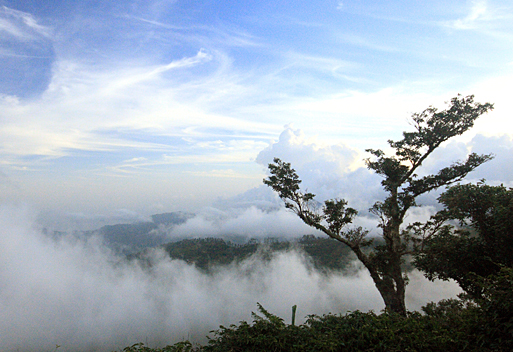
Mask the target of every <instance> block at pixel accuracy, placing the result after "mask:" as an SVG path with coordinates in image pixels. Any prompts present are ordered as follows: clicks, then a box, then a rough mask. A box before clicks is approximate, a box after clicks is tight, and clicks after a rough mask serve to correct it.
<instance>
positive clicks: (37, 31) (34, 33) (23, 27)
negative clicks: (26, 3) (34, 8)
mask: <svg viewBox="0 0 513 352" xmlns="http://www.w3.org/2000/svg"><path fill="white" fill-rule="evenodd" d="M0 31H1V32H4V33H7V34H8V35H10V36H12V37H14V38H16V39H17V40H21V41H33V40H37V39H38V37H40V36H43V37H49V36H50V35H51V29H50V28H49V27H46V26H43V25H40V24H39V23H38V21H37V20H36V19H35V18H34V17H33V16H32V15H31V14H29V13H26V12H23V11H18V10H15V9H12V8H9V7H6V6H2V7H1V8H0Z"/></svg>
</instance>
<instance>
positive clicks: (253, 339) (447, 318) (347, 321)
mask: <svg viewBox="0 0 513 352" xmlns="http://www.w3.org/2000/svg"><path fill="white" fill-rule="evenodd" d="M259 312H260V314H261V315H259V314H255V313H253V322H252V323H248V322H245V321H241V322H240V323H239V324H238V325H235V324H232V325H230V326H229V327H225V326H220V328H219V329H218V330H216V331H213V337H211V338H209V342H208V344H207V345H205V346H194V345H193V344H191V343H190V342H189V341H183V342H179V343H177V344H174V345H170V346H166V347H164V348H156V349H151V348H148V347H146V346H144V345H143V344H136V345H133V346H131V347H127V348H125V349H124V350H123V351H124V352H181V351H183V352H185V351H187V352H194V351H205V352H221V351H222V352H226V351H232V352H238V351H240V352H243V351H244V352H246V351H248V352H251V351H277V352H278V351H312V352H313V351H369V352H370V351H392V352H394V351H397V352H398V351H506V350H509V349H508V346H510V345H509V344H510V343H511V342H509V341H507V340H506V341H505V340H502V341H501V340H497V339H494V338H493V336H490V335H489V334H487V333H486V331H485V330H486V329H485V330H483V323H485V322H486V319H487V318H485V319H483V314H482V313H483V311H482V310H481V309H480V308H479V307H477V306H476V305H475V304H471V303H468V302H467V303H466V302H465V301H463V300H444V301H441V302H439V303H438V304H435V303H430V304H428V305H427V306H425V307H424V308H423V314H422V313H419V312H410V313H408V314H407V316H406V317H403V316H400V315H398V314H389V313H381V314H376V313H374V312H367V313H363V312H359V311H355V312H350V313H348V314H345V315H334V314H327V315H322V316H316V315H312V316H309V317H308V319H307V321H306V322H305V323H304V324H301V325H297V326H296V325H288V324H285V323H284V321H283V319H282V318H280V317H277V316H276V315H274V314H271V313H269V312H268V311H267V310H265V309H264V308H263V307H262V306H261V305H259ZM501 332H502V331H501ZM503 336H504V335H503Z"/></svg>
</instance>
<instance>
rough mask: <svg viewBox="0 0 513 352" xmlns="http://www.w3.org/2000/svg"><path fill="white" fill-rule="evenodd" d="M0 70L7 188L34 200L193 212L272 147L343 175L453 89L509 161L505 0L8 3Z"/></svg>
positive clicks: (240, 188)
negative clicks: (473, 107)
mask: <svg viewBox="0 0 513 352" xmlns="http://www.w3.org/2000/svg"><path fill="white" fill-rule="evenodd" d="M0 65H1V70H0V188H1V191H2V195H1V196H0V197H1V200H2V201H3V202H20V201H21V202H26V203H28V204H30V205H31V206H34V207H35V208H37V209H58V210H61V211H69V212H82V213H104V212H108V211H113V210H116V209H125V210H130V211H134V212H137V213H142V214H152V213H158V212H164V211H174V210H181V209H185V210H186V209H194V208H197V207H200V206H202V205H208V204H210V203H212V202H213V201H215V200H216V199H218V198H219V197H224V198H227V197H232V196H235V195H237V194H241V193H243V192H245V191H247V190H249V189H251V188H253V187H257V186H259V185H261V180H262V178H263V177H264V174H265V167H264V166H263V165H265V162H266V160H267V159H265V160H264V159H263V158H262V157H261V158H260V159H259V158H257V157H258V156H259V155H263V154H262V153H264V154H266V153H267V154H269V151H273V150H276V151H277V152H278V151H279V150H282V151H283V149H280V145H281V144H280V143H282V144H283V143H288V144H287V148H288V149H287V153H288V154H287V155H289V156H290V159H291V160H294V158H295V157H296V159H297V158H299V160H300V159H301V158H300V157H301V155H303V154H302V153H304V151H305V149H304V148H309V150H310V151H311V152H312V153H313V154H312V155H314V154H315V153H317V152H318V153H321V154H322V155H323V156H322V157H319V158H318V162H317V166H318V167H320V168H322V167H326V165H327V163H328V162H331V163H333V160H334V159H335V158H338V157H341V159H340V160H343V162H344V163H345V164H344V165H342V166H340V167H338V166H337V167H335V168H328V169H330V170H333V172H334V173H335V175H337V172H338V173H339V174H338V175H337V176H340V177H341V178H343V174H344V173H347V172H351V171H354V170H356V169H357V168H358V167H359V166H361V160H362V158H364V157H365V153H364V152H363V150H364V149H365V148H380V147H381V148H382V147H385V143H386V140H388V139H390V138H392V139H394V138H395V139H397V138H400V135H401V132H402V131H403V130H407V129H408V127H409V125H408V117H409V116H410V115H411V113H413V112H417V111H421V110H423V109H424V108H426V107H428V106H429V105H435V106H439V107H443V103H444V101H447V100H449V99H450V98H451V97H453V96H455V95H456V94H458V93H462V94H475V95H476V100H478V101H482V102H484V101H490V102H493V103H495V106H496V109H495V111H494V112H493V113H491V114H489V115H487V116H486V117H483V118H482V119H481V120H480V121H479V122H478V123H477V124H476V127H475V128H474V130H472V132H469V134H467V135H465V136H464V138H462V139H460V142H461V143H466V144H465V146H466V147H465V148H467V150H470V149H471V146H472V145H476V143H477V142H476V141H478V142H479V143H480V144H479V148H481V149H483V146H486V145H487V144H489V145H490V146H492V145H493V147H494V148H496V149H497V148H499V149H500V148H503V149H504V150H505V152H504V153H503V154H504V155H505V156H504V158H503V159H504V160H503V159H501V158H498V159H500V160H499V161H497V162H496V164H495V165H494V166H493V168H494V169H495V170H498V169H500V168H501V166H502V165H500V164H498V163H499V162H507V163H508V165H511V164H512V163H510V161H511V160H510V159H508V157H507V155H508V153H509V151H511V149H509V148H512V147H511V145H512V144H513V143H512V134H513V123H512V122H511V120H512V119H511V111H513V103H512V102H511V98H510V92H511V91H513V89H512V87H511V85H512V83H511V82H512V81H513V5H512V4H511V2H510V1H452V2H447V1H423V2H417V1H387V2H377V1H314V2H312V1H294V2H285V1H246V2H239V1H201V2H184V1H164V0H161V1H52V2H46V1H28V0H21V1H20V0H18V1H0ZM280 135H281V136H282V138H280ZM476 136H477V137H476ZM277 141H279V142H277ZM497 141H502V142H501V143H502V144H497V143H498V142H497ZM273 143H275V144H273ZM472 143H474V144H472ZM273 146H274V147H273ZM273 148H274V149H273ZM337 148H338V149H337ZM465 148H463V149H465ZM476 148H477V147H476ZM479 148H478V149H479ZM484 150H486V148H484ZM500 150H502V149H500ZM490 152H495V150H491V151H490ZM267 154H266V155H267ZM499 154H500V153H499ZM319 155H320V154H319ZM450 155H452V154H450ZM455 155H456V154H455ZM501 155H502V154H501ZM278 156H280V155H278ZM346 156H347V158H346ZM313 159H316V157H314V156H312V160H313ZM319 160H324V161H326V163H324V164H323V163H322V162H320V161H319ZM259 162H260V163H259ZM337 165H338V164H337ZM503 174H504V173H503ZM312 175H313V174H312ZM312 177H314V176H312ZM495 181H501V182H504V183H506V184H509V183H508V182H513V179H503V180H495ZM512 185H513V183H512ZM334 196H344V195H343V194H340V195H339V194H334Z"/></svg>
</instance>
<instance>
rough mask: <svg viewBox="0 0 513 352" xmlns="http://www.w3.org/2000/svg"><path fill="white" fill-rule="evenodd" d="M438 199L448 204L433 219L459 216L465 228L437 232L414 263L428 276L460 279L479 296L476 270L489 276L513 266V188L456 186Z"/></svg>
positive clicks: (467, 288) (464, 286)
mask: <svg viewBox="0 0 513 352" xmlns="http://www.w3.org/2000/svg"><path fill="white" fill-rule="evenodd" d="M439 201H440V203H442V204H443V205H444V209H443V210H442V211H440V212H439V213H438V214H437V215H436V216H435V217H434V218H436V219H437V221H444V220H457V221H459V225H460V227H459V228H455V227H454V226H443V227H440V228H438V229H436V231H433V235H432V236H430V237H429V238H428V239H427V240H426V241H425V243H424V246H423V248H422V249H421V250H419V251H418V253H417V254H416V258H415V260H414V263H415V266H416V267H417V268H419V269H420V270H423V271H424V272H425V273H426V276H427V277H428V278H429V279H435V278H437V279H443V280H447V279H453V280H456V281H457V282H458V283H459V284H460V286H461V287H462V288H463V289H464V290H465V291H466V292H467V293H469V294H471V295H473V296H479V295H480V294H481V291H482V287H481V285H480V284H478V281H476V275H477V276H481V277H484V278H486V277H488V276H490V275H492V274H497V273H498V272H499V271H500V270H501V268H502V267H503V266H505V267H509V268H511V267H513V255H512V253H513V189H507V188H505V187H503V186H488V185H485V184H483V183H479V184H477V185H472V184H465V185H456V186H453V187H451V188H449V189H448V190H447V191H446V192H444V193H443V194H442V195H441V196H440V198H439ZM433 224H434V222H431V223H430V224H428V225H429V226H431V227H432V226H433Z"/></svg>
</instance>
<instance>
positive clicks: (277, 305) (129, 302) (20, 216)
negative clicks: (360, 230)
mask: <svg viewBox="0 0 513 352" xmlns="http://www.w3.org/2000/svg"><path fill="white" fill-rule="evenodd" d="M29 213H30V212H29V211H27V210H23V209H20V208H13V207H6V206H2V207H0V317H1V318H0V336H1V340H2V341H1V342H2V345H1V349H2V350H7V351H18V350H19V351H51V350H54V349H55V346H56V345H61V347H60V348H59V351H82V350H83V351H89V350H90V351H112V350H119V349H121V348H123V347H125V346H128V345H131V344H133V343H136V342H139V341H142V342H145V343H146V344H148V345H150V346H156V345H164V344H171V343H174V342H177V341H178V340H181V339H190V340H192V341H196V342H205V340H206V338H205V336H206V335H208V333H209V331H210V330H212V329H216V328H218V326H219V325H220V324H231V323H237V322H239V321H240V320H250V319H251V311H256V302H260V303H261V304H262V305H263V306H264V307H265V308H266V309H268V310H269V311H270V312H272V313H275V314H277V315H279V316H281V317H283V318H284V319H285V321H286V322H290V315H291V307H292V305H294V304H296V305H297V306H298V318H299V319H298V320H299V322H302V321H304V317H305V316H306V315H309V314H324V313H328V312H333V313H339V312H340V313H344V312H346V311H349V310H356V309H359V310H364V311H366V310H370V309H372V310H375V311H379V310H381V309H382V308H383V303H382V300H381V298H380V296H379V294H378V292H377V290H376V289H375V288H374V285H373V283H372V280H371V279H370V277H369V276H368V275H367V273H366V272H365V271H364V270H361V269H360V268H358V267H357V266H355V271H354V274H353V275H346V276H344V275H343V274H341V273H337V274H332V275H328V276H326V275H323V274H321V273H319V272H317V271H315V270H313V269H312V266H311V265H310V263H309V262H308V260H307V258H306V257H305V256H304V255H302V254H301V253H298V252H295V251H291V252H286V253H279V254H276V255H275V256H274V257H273V258H272V259H271V260H270V261H262V260H259V256H258V254H257V255H254V256H252V257H251V258H249V259H247V260H245V261H243V262H242V263H240V264H238V265H232V266H228V267H220V268H217V269H216V270H214V272H213V273H211V274H206V273H204V272H202V271H200V270H198V269H196V268H195V267H194V266H193V265H190V264H187V263H185V262H183V261H179V260H171V259H169V258H168V257H167V256H166V255H165V253H163V252H160V251H154V252H153V253H152V255H153V259H152V263H153V265H152V266H151V267H150V268H149V269H148V268H146V269H145V268H143V267H142V266H141V265H139V264H138V263H137V262H128V261H126V260H124V259H123V258H121V257H118V256H115V255H114V253H112V252H111V251H110V250H109V249H108V248H107V247H106V246H105V245H104V244H103V243H102V241H101V238H98V237H91V238H88V239H81V240H79V239H77V238H76V237H73V236H63V237H61V238H60V239H59V240H58V241H55V240H52V239H50V238H49V237H47V236H45V235H44V234H42V233H41V232H39V231H38V230H35V229H34V227H32V225H31V224H32V222H33V220H34V218H33V217H31V216H30V215H29ZM410 278H411V280H410V284H409V286H408V291H407V292H408V297H407V304H408V308H409V309H411V310H413V309H419V308H420V306H422V305H424V304H425V303H426V302H428V301H431V300H434V301H437V300H439V299H441V298H447V297H452V296H454V295H455V294H456V293H458V292H459V289H458V287H457V286H456V285H455V284H453V283H448V282H437V283H430V282H428V281H427V280H425V279H424V278H423V277H422V275H421V274H420V273H416V272H414V273H413V274H412V275H411V276H410ZM301 318H303V319H301Z"/></svg>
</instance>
